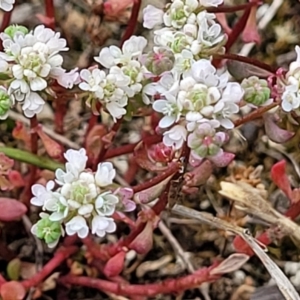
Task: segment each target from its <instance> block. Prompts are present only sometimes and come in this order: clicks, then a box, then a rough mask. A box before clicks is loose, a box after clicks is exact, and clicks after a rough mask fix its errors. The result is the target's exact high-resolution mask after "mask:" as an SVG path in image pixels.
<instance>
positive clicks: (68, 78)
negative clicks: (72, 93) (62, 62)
mask: <svg viewBox="0 0 300 300" xmlns="http://www.w3.org/2000/svg"><path fill="white" fill-rule="evenodd" d="M56 80H57V82H58V84H59V85H61V86H63V87H64V88H66V89H71V88H73V86H74V85H76V84H79V82H80V76H79V73H78V68H75V69H73V70H71V71H70V72H66V71H65V70H64V72H63V73H61V74H60V75H59V76H58V77H57V78H56Z"/></svg>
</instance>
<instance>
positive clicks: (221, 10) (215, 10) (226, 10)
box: [207, 1, 261, 14]
mask: <svg viewBox="0 0 300 300" xmlns="http://www.w3.org/2000/svg"><path fill="white" fill-rule="evenodd" d="M260 3H261V1H253V2H249V3H245V4H240V5H234V6H227V5H220V6H218V7H208V8H207V12H209V13H214V14H217V13H233V12H237V11H241V10H245V9H247V8H249V7H252V6H256V5H258V4H260Z"/></svg>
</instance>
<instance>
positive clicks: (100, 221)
mask: <svg viewBox="0 0 300 300" xmlns="http://www.w3.org/2000/svg"><path fill="white" fill-rule="evenodd" d="M114 231H116V224H115V222H114V220H113V219H112V218H107V217H103V216H95V217H94V218H93V220H92V233H93V234H96V235H97V236H99V237H104V236H105V234H106V233H112V232H114Z"/></svg>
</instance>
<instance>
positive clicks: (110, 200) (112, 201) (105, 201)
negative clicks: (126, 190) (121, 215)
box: [95, 192, 119, 216]
mask: <svg viewBox="0 0 300 300" xmlns="http://www.w3.org/2000/svg"><path fill="white" fill-rule="evenodd" d="M118 202H119V198H118V197H117V196H115V195H113V194H112V193H111V192H105V193H103V194H101V195H99V196H98V197H97V199H96V202H95V209H96V211H97V212H98V214H99V215H101V216H102V215H104V216H111V215H112V214H113V213H114V212H115V208H116V205H117V204H118Z"/></svg>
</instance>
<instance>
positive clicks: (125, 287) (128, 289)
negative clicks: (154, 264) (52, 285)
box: [59, 264, 220, 297]
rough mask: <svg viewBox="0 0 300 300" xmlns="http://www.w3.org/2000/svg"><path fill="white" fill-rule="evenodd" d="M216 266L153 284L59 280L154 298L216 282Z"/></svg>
mask: <svg viewBox="0 0 300 300" xmlns="http://www.w3.org/2000/svg"><path fill="white" fill-rule="evenodd" d="M215 267H216V264H214V265H212V266H210V267H208V268H202V269H200V270H198V271H196V272H195V273H193V274H191V275H187V276H183V277H179V278H176V279H167V280H164V281H162V282H158V283H152V284H124V283H117V282H111V281H107V280H102V279H93V278H90V277H84V276H78V277H76V276H73V275H67V276H64V277H62V278H60V279H59V281H60V282H61V283H63V284H74V285H81V286H86V287H91V288H95V289H98V290H100V291H103V290H104V291H106V292H110V293H114V294H116V295H123V296H129V297H130V296H147V297H153V296H156V295H158V294H172V293H178V292H180V291H184V290H187V289H191V288H194V287H197V286H199V285H200V284H202V283H204V282H209V281H215V280H216V279H218V278H219V277H220V276H219V275H214V276H212V275H210V272H211V270H213V269H214V268H215Z"/></svg>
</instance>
